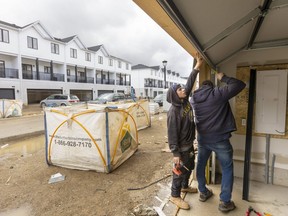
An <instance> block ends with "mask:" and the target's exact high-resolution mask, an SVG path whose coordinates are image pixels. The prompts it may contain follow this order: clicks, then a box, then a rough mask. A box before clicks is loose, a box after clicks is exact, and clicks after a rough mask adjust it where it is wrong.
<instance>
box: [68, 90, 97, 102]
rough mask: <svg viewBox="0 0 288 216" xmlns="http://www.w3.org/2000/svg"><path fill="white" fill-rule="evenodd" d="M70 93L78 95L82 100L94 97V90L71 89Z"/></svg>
mask: <svg viewBox="0 0 288 216" xmlns="http://www.w3.org/2000/svg"><path fill="white" fill-rule="evenodd" d="M70 94H74V95H77V97H78V98H79V100H80V101H89V100H92V99H93V92H92V90H73V89H71V90H70Z"/></svg>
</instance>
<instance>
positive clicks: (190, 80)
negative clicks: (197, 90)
mask: <svg viewBox="0 0 288 216" xmlns="http://www.w3.org/2000/svg"><path fill="white" fill-rule="evenodd" d="M198 73H199V70H195V69H193V70H192V72H191V73H190V75H189V77H188V79H187V82H186V88H185V91H186V92H187V98H188V97H189V95H190V93H191V91H192V88H193V86H194V83H195V80H196V78H197V74H198Z"/></svg>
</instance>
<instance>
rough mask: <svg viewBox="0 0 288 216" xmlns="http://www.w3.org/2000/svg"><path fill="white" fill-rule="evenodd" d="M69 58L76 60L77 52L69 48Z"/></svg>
mask: <svg viewBox="0 0 288 216" xmlns="http://www.w3.org/2000/svg"><path fill="white" fill-rule="evenodd" d="M70 57H71V58H77V50H76V49H73V48H70Z"/></svg>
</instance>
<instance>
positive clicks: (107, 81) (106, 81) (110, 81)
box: [96, 78, 115, 85]
mask: <svg viewBox="0 0 288 216" xmlns="http://www.w3.org/2000/svg"><path fill="white" fill-rule="evenodd" d="M96 83H97V84H105V85H114V83H115V80H114V79H99V78H97V79H96Z"/></svg>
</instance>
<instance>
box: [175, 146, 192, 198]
mask: <svg viewBox="0 0 288 216" xmlns="http://www.w3.org/2000/svg"><path fill="white" fill-rule="evenodd" d="M194 158H195V156H194V151H193V150H192V151H186V152H181V156H180V160H181V161H182V163H183V165H185V167H187V168H188V169H189V171H188V170H186V169H184V168H182V169H181V171H182V174H180V175H179V176H178V175H176V174H175V173H173V179H172V187H171V196H173V197H180V194H181V188H188V182H189V178H190V175H191V173H192V170H193V169H194Z"/></svg>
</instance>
